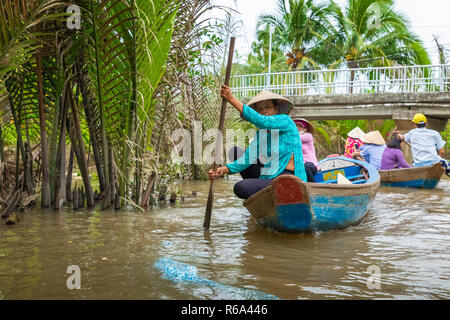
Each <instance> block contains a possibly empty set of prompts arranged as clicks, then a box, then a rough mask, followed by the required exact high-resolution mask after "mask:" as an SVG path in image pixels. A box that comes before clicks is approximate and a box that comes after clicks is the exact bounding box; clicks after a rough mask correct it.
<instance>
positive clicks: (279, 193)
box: [274, 177, 303, 205]
mask: <svg viewBox="0 0 450 320" xmlns="http://www.w3.org/2000/svg"><path fill="white" fill-rule="evenodd" d="M274 192H275V197H276V202H277V204H278V205H283V204H294V203H301V202H302V200H303V193H302V188H301V185H300V184H299V183H298V182H297V181H295V179H292V178H291V177H280V178H278V180H277V181H276V183H274Z"/></svg>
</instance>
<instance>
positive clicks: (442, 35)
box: [213, 0, 450, 64]
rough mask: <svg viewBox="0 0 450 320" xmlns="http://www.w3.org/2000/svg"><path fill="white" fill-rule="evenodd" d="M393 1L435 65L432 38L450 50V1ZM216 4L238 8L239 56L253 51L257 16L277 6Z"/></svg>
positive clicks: (262, 0)
mask: <svg viewBox="0 0 450 320" xmlns="http://www.w3.org/2000/svg"><path fill="white" fill-rule="evenodd" d="M394 1H395V8H396V9H397V10H398V11H400V12H402V13H403V14H405V15H406V16H407V17H408V19H409V21H410V24H411V28H412V31H413V32H415V33H416V34H417V35H418V36H419V37H420V38H421V39H422V41H423V44H424V46H425V48H426V49H427V51H428V52H429V53H430V56H431V59H432V62H433V63H435V64H437V63H438V61H439V60H438V54H437V48H436V44H435V42H434V40H433V35H436V36H438V39H439V41H440V43H441V44H442V45H444V47H445V48H446V49H448V50H450V1H449V0H394ZM213 2H214V3H215V4H221V5H227V6H229V7H232V8H235V9H236V10H237V11H238V12H239V13H240V14H239V15H237V17H239V18H240V19H241V20H242V21H243V27H242V30H241V32H240V34H237V35H236V36H237V39H236V47H237V50H238V52H239V55H240V56H245V55H247V54H248V53H249V52H250V49H251V43H252V42H253V41H254V39H255V29H256V22H257V18H258V16H259V15H260V14H263V13H272V12H274V11H275V9H276V4H277V0H213ZM317 2H320V1H317ZM335 2H336V3H338V4H340V5H341V6H342V5H344V4H345V3H347V0H335ZM447 54H448V56H450V51H447Z"/></svg>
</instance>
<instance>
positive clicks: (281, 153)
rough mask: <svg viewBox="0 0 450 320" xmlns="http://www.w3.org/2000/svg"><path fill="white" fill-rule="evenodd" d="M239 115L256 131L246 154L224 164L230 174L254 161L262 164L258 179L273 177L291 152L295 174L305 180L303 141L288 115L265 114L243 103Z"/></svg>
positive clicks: (284, 165)
mask: <svg viewBox="0 0 450 320" xmlns="http://www.w3.org/2000/svg"><path fill="white" fill-rule="evenodd" d="M242 116H243V118H244V119H245V120H247V121H249V122H250V123H252V124H254V125H255V126H256V127H257V128H258V129H259V130H258V131H257V133H256V138H255V139H254V140H253V141H252V143H251V144H250V145H249V147H248V148H247V150H245V153H244V154H243V155H242V157H240V158H239V159H237V160H236V161H234V162H232V163H229V164H227V165H226V166H227V167H228V169H229V170H230V173H238V172H241V171H243V170H245V169H247V168H248V167H249V166H250V165H252V164H256V163H257V158H258V157H259V158H260V160H261V162H262V163H264V168H262V170H261V176H260V177H259V178H260V179H273V178H276V177H278V176H279V175H280V173H281V172H283V171H284V170H285V168H286V166H287V164H288V163H289V160H290V159H291V156H292V154H293V155H294V164H295V175H296V176H297V177H298V178H300V179H301V180H303V181H305V182H306V181H307V178H306V172H305V165H304V163H303V153H302V142H301V140H300V135H299V133H298V129H297V126H296V125H295V123H294V121H292V119H291V118H290V117H289V116H288V115H287V114H277V115H273V116H264V115H261V114H259V113H258V112H257V111H255V110H253V109H252V108H250V107H249V106H247V105H245V104H244V107H243V111H242Z"/></svg>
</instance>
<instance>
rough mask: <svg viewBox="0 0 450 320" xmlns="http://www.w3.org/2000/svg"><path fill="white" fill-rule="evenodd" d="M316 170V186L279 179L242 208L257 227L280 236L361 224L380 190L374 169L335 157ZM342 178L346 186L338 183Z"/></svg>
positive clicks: (283, 178) (366, 164) (322, 163)
mask: <svg viewBox="0 0 450 320" xmlns="http://www.w3.org/2000/svg"><path fill="white" fill-rule="evenodd" d="M319 169H320V171H319V172H318V173H317V174H316V175H315V181H316V182H315V183H305V182H303V181H302V180H300V179H299V178H297V177H296V176H294V175H282V176H278V177H277V178H275V179H274V180H273V182H272V184H271V185H270V186H268V187H266V188H265V189H263V190H261V191H259V192H257V193H255V194H254V195H252V196H251V197H250V198H248V199H247V200H245V201H244V206H245V207H246V208H247V209H248V211H249V212H250V213H251V215H252V216H253V217H254V218H255V219H256V221H257V222H258V223H259V224H260V225H262V226H264V227H266V228H269V229H273V230H276V231H280V232H292V233H303V232H315V231H328V230H332V229H342V228H345V227H348V226H350V225H356V224H358V223H360V222H361V221H362V219H363V218H364V217H365V215H366V213H367V210H368V209H369V207H370V205H371V204H372V202H373V200H374V199H375V195H376V193H377V191H378V189H379V187H380V175H379V174H378V171H377V170H376V168H375V167H374V166H372V165H370V164H368V163H366V162H362V161H358V160H353V159H348V158H343V157H336V158H329V159H324V160H322V161H321V162H320V163H319ZM342 176H345V177H346V179H347V180H346V181H347V183H348V184H338V183H337V182H338V179H339V180H340V179H341V178H342ZM344 180H345V178H344Z"/></svg>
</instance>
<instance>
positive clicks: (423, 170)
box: [379, 163, 445, 189]
mask: <svg viewBox="0 0 450 320" xmlns="http://www.w3.org/2000/svg"><path fill="white" fill-rule="evenodd" d="M444 172H445V170H444V168H443V167H442V166H441V165H440V164H439V163H436V164H435V165H433V166H427V167H415V168H406V169H396V170H380V171H379V173H380V178H381V185H382V186H384V187H397V188H421V189H434V188H436V186H437V185H438V184H439V181H440V180H441V177H442V175H443V174H444Z"/></svg>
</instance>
